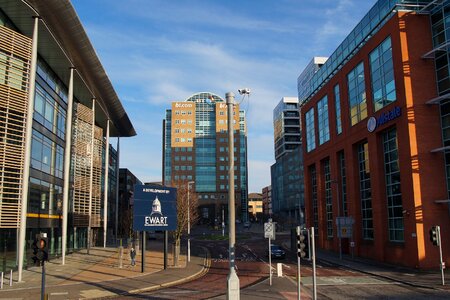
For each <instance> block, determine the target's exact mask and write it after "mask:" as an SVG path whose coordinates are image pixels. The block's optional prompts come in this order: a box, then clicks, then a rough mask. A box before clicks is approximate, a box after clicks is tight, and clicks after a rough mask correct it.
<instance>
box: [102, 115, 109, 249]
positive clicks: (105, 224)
mask: <svg viewBox="0 0 450 300" xmlns="http://www.w3.org/2000/svg"><path fill="white" fill-rule="evenodd" d="M108 192H109V120H108V121H107V122H106V149H105V192H104V205H103V248H106V236H107V234H106V232H107V230H108Z"/></svg>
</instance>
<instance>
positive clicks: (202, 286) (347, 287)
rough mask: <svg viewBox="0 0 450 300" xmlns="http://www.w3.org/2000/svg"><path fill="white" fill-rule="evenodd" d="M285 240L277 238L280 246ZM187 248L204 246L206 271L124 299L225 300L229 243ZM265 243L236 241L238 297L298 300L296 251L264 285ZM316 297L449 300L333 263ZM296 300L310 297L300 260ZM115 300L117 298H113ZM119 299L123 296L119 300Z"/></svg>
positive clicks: (320, 269) (325, 267)
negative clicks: (208, 257)
mask: <svg viewBox="0 0 450 300" xmlns="http://www.w3.org/2000/svg"><path fill="white" fill-rule="evenodd" d="M287 238H288V236H284V237H282V236H280V237H277V241H276V242H277V243H278V244H280V245H281V244H282V242H283V241H285V240H286V239H287ZM192 244H193V245H195V246H200V247H205V248H207V249H208V250H209V252H210V254H211V266H210V268H209V271H208V272H207V273H206V274H205V275H204V276H203V277H200V278H197V279H195V280H193V281H191V282H188V283H184V284H181V285H178V286H175V287H171V288H165V289H161V290H158V291H153V292H148V293H142V294H139V295H132V296H127V297H126V299H226V290H227V275H228V273H229V262H228V241H207V240H201V239H199V238H193V240H192ZM267 252H268V241H267V240H266V239H264V238H263V237H262V236H261V235H251V236H247V238H245V239H239V237H238V239H237V241H236V266H237V274H238V277H239V281H240V286H241V291H240V293H241V299H255V300H256V299H297V283H296V282H297V279H296V276H297V258H296V253H291V252H290V251H287V257H286V259H284V260H273V265H272V267H273V268H274V269H273V270H274V273H275V272H276V263H282V264H283V268H282V269H283V275H284V276H283V277H279V278H278V277H276V274H274V275H273V278H272V285H270V282H269V279H268V277H269V266H268V262H267V261H268V255H267ZM316 274H317V295H318V299H408V300H411V299H424V298H427V299H450V294H449V293H448V292H445V291H439V290H434V289H421V288H417V287H412V286H408V285H405V284H402V283H399V282H395V281H390V280H387V279H385V278H380V277H376V276H371V275H369V274H366V273H361V272H356V271H352V270H348V269H344V268H342V267H340V266H338V265H333V264H330V263H326V262H322V261H318V262H317V273H316ZM301 277H302V278H301V281H302V285H301V293H302V294H301V298H302V299H312V294H313V285H312V268H311V263H310V262H309V261H303V260H302V266H301ZM116 299H118V298H116ZM121 299H122V298H121Z"/></svg>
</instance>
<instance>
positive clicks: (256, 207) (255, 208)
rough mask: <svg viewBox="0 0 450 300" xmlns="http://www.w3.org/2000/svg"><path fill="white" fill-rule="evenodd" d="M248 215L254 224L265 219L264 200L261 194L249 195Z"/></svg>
mask: <svg viewBox="0 0 450 300" xmlns="http://www.w3.org/2000/svg"><path fill="white" fill-rule="evenodd" d="M248 215H249V220H250V221H252V222H261V221H262V218H263V199H262V194H260V193H250V194H248Z"/></svg>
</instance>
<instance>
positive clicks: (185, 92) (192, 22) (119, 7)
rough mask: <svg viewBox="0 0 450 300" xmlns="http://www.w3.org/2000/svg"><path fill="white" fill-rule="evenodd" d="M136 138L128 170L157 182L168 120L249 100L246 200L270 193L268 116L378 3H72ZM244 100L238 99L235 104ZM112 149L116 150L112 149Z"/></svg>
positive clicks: (125, 157)
mask: <svg viewBox="0 0 450 300" xmlns="http://www.w3.org/2000/svg"><path fill="white" fill-rule="evenodd" d="M72 2H73V5H74V7H75V10H76V11H77V13H78V15H79V17H80V19H81V22H82V24H83V26H84V27H85V30H86V31H87V34H88V36H89V38H90V40H91V42H92V44H93V46H94V48H95V49H96V51H97V54H98V56H99V57H100V60H101V62H102V64H103V66H104V67H105V69H106V72H107V73H108V76H109V78H110V80H111V82H112V83H113V85H114V87H115V89H116V92H117V94H118V95H119V98H120V99H121V101H122V104H123V106H124V107H125V110H126V111H127V113H128V115H129V117H130V119H131V122H132V123H133V125H134V127H135V129H136V131H137V133H138V135H137V136H135V137H131V138H122V139H121V140H120V151H121V161H120V166H121V167H122V168H128V169H130V170H131V172H133V173H134V174H135V175H136V176H137V177H138V178H139V179H141V180H142V181H144V182H149V181H161V173H162V171H161V157H162V154H161V140H162V120H163V119H164V114H165V110H166V109H167V108H169V107H170V103H171V102H172V101H183V100H185V99H186V98H188V97H189V96H191V95H192V94H194V93H197V92H205V91H206V92H212V93H215V94H217V95H220V96H222V97H223V98H225V93H226V92H230V91H231V92H234V93H235V94H238V93H237V89H238V88H244V87H248V88H250V89H251V90H252V94H251V95H250V98H249V100H248V101H247V99H246V100H245V101H244V102H243V103H242V104H241V108H243V109H245V110H246V112H247V122H248V161H249V162H248V164H249V191H250V192H261V189H262V188H263V187H264V186H267V185H269V184H270V166H271V165H272V164H273V163H274V162H275V159H274V150H273V125H272V110H273V108H274V107H275V106H276V104H277V103H278V102H279V101H280V100H281V98H282V97H284V96H297V77H298V75H299V74H300V73H301V71H302V70H303V69H304V67H305V66H306V65H307V63H308V62H309V61H310V60H311V59H312V57H313V56H330V55H331V54H332V52H333V51H334V50H335V49H336V47H337V46H338V45H339V44H340V42H341V41H342V40H343V39H344V38H345V37H346V35H347V34H348V33H349V32H350V31H351V30H352V29H353V28H354V27H355V25H356V24H357V23H358V22H359V20H360V19H361V18H362V17H363V16H364V15H365V14H366V13H367V11H368V10H369V9H370V8H371V7H372V5H373V4H374V3H375V2H376V1H375V0H362V1H361V0H277V1H274V0H272V1H270V0H258V1H257V0H254V1H250V0H245V1H242V0H241V1H212V0H210V1H197V0H192V1H189V0H187V1H179V0H174V1H164V0H126V1H119V0H72ZM236 100H237V101H239V100H240V96H239V95H237V96H236ZM112 143H113V145H115V143H116V142H115V141H114V140H112Z"/></svg>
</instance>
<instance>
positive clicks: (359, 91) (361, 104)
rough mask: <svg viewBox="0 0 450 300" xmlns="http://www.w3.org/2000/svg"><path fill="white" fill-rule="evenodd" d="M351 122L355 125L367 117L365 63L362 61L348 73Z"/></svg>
mask: <svg viewBox="0 0 450 300" xmlns="http://www.w3.org/2000/svg"><path fill="white" fill-rule="evenodd" d="M347 84H348V100H349V104H350V122H351V124H352V126H353V125H355V124H357V123H358V122H360V121H361V120H363V119H365V118H366V117H367V102H366V84H365V80H364V64H363V63H362V62H361V63H360V64H359V65H357V66H356V68H354V69H353V70H352V71H350V73H348V75H347Z"/></svg>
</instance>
